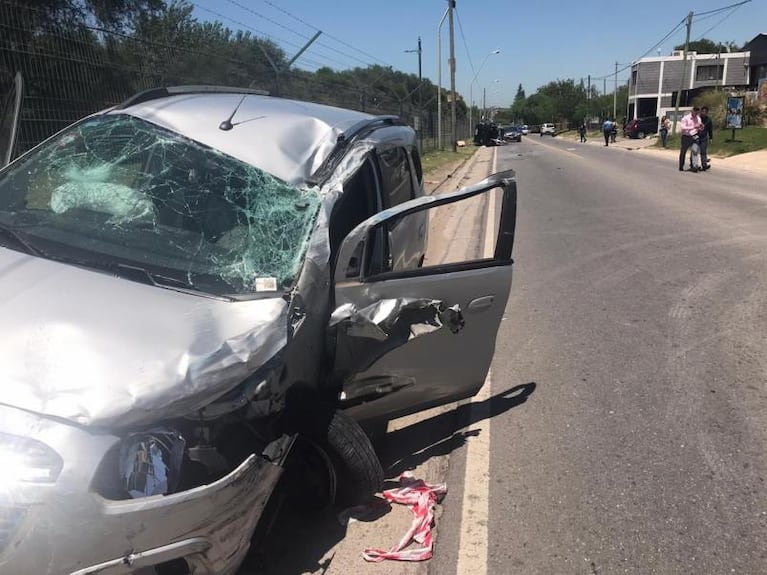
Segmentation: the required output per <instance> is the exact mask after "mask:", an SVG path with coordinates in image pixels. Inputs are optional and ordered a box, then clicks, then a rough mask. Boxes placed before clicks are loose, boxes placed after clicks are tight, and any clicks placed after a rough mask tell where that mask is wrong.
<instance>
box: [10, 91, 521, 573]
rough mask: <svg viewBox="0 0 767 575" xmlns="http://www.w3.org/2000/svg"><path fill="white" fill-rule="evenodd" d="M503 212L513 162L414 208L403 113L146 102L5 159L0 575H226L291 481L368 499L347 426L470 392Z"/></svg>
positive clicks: (196, 100)
mask: <svg viewBox="0 0 767 575" xmlns="http://www.w3.org/2000/svg"><path fill="white" fill-rule="evenodd" d="M457 216H460V217H458V218H457ZM515 218H516V183H515V179H514V174H513V172H503V173H500V174H495V175H491V176H488V177H487V178H486V179H484V180H482V181H481V182H479V183H477V184H474V185H472V186H469V187H466V188H464V189H461V190H459V191H455V192H450V193H446V194H441V195H434V196H430V195H424V193H423V175H422V173H421V165H420V159H419V156H418V150H417V147H416V138H415V133H414V132H413V130H412V129H410V128H409V127H407V126H406V125H404V124H403V123H402V122H401V121H400V120H399V119H398V118H395V117H388V116H384V117H379V116H371V115H368V114H364V113H361V112H356V111H350V110H344V109H339V108H332V107H328V106H323V105H319V104H312V103H307V102H297V101H291V100H285V99H280V98H273V97H269V96H267V95H263V94H258V93H256V92H254V91H251V90H244V89H239V88H223V87H205V86H203V87H200V86H190V87H173V88H156V89H152V90H149V91H146V92H142V93H140V94H137V95H136V96H134V97H132V98H130V99H129V100H127V101H125V102H124V103H123V104H121V105H118V106H115V107H114V108H111V109H109V110H106V111H104V112H100V113H97V114H94V115H91V116H89V117H87V118H84V119H83V120H81V121H79V122H77V123H75V124H73V125H72V126H70V127H68V128H66V129H65V130H63V131H62V132H60V133H58V134H56V135H54V136H52V137H51V138H49V139H48V140H46V141H45V142H43V143H42V144H40V145H38V146H37V147H35V148H33V149H32V150H30V151H29V152H27V153H25V154H24V155H22V156H21V157H19V158H17V159H15V160H14V161H13V162H12V163H10V164H9V165H8V166H6V167H5V168H3V169H2V171H0V269H1V270H2V278H1V279H0V290H2V291H3V292H4V294H5V296H4V297H3V298H2V300H0V314H2V315H1V316H0V317H2V320H1V321H2V328H3V329H2V335H1V336H0V337H2V343H1V345H0V375H1V376H2V380H3V385H2V387H0V465H2V468H3V477H2V478H0V572H2V573H3V575H16V574H29V573H50V574H59V573H63V574H68V575H73V574H77V575H85V574H86V573H88V574H93V573H142V574H144V573H152V572H153V573H156V574H158V575H163V574H168V573H174V574H177V573H194V574H195V575H208V574H211V575H212V574H216V575H221V574H232V573H235V572H236V570H237V568H238V566H239V565H240V564H241V563H242V561H243V558H244V557H245V555H246V553H247V551H248V548H249V545H250V541H251V537H252V535H253V533H254V530H255V529H256V527H257V525H258V524H259V521H260V519H261V518H262V516H263V514H264V513H265V508H266V509H268V508H269V506H271V505H272V503H273V502H274V501H276V493H278V492H279V490H280V489H281V486H282V485H283V483H284V482H285V479H286V477H287V476H288V475H289V474H290V473H291V470H295V469H298V472H297V475H296V474H294V475H293V477H294V478H295V477H296V476H298V477H301V476H302V475H304V474H309V473H310V474H312V475H313V477H314V476H316V477H319V478H320V479H321V480H320V481H312V482H311V485H312V486H313V487H314V488H316V489H317V491H318V492H321V494H322V495H324V496H327V497H330V498H332V497H334V496H335V495H336V489H335V485H336V484H338V485H339V488H345V489H346V494H347V495H348V498H349V499H348V501H350V502H354V501H360V500H363V499H364V498H365V497H369V496H370V495H371V494H372V493H374V492H375V491H377V490H378V489H380V487H381V482H382V471H381V467H380V463H378V461H377V459H376V456H375V452H374V451H373V449H372V446H371V444H370V441H369V440H368V438H367V436H366V435H365V433H364V432H363V430H362V426H361V425H362V424H364V425H367V424H372V423H380V422H386V421H388V420H390V419H392V418H396V417H400V416H403V415H407V414H410V413H414V412H417V411H420V410H423V409H426V408H430V407H433V406H436V405H440V404H444V403H447V402H451V401H455V400H459V399H462V398H466V397H470V396H471V395H473V394H475V393H476V392H477V391H478V390H479V388H480V387H481V386H482V384H483V382H484V379H485V376H486V374H487V371H488V369H489V365H490V362H491V360H492V357H493V353H494V347H495V338H496V332H497V330H498V326H499V324H500V321H501V318H502V316H503V313H504V309H505V306H506V302H507V298H508V294H509V290H510V287H511V278H512V259H511V252H512V246H513V238H514V225H515ZM459 224H460V229H461V230H462V231H464V232H467V233H468V234H469V236H470V240H467V242H466V244H465V245H464V246H463V247H461V248H460V249H457V248H455V247H454V246H453V244H452V243H451V242H450V241H448V240H450V239H451V238H448V237H444V238H443V237H441V236H442V235H444V234H446V233H448V231H449V230H451V229H453V230H455V229H458V228H455V227H452V228H451V226H457V225H459ZM476 238H480V239H479V240H477V239H476Z"/></svg>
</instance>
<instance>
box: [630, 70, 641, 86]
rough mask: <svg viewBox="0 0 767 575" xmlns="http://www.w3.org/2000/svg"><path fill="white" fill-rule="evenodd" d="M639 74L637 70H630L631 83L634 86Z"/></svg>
mask: <svg viewBox="0 0 767 575" xmlns="http://www.w3.org/2000/svg"><path fill="white" fill-rule="evenodd" d="M638 75H639V70H631V85H632V86H636V85H637V76H638Z"/></svg>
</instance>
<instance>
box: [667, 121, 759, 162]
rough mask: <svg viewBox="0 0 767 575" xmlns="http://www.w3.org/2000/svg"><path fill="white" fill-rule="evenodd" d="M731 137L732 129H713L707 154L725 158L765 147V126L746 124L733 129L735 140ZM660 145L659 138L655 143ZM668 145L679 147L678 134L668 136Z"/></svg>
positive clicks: (673, 147) (674, 147)
mask: <svg viewBox="0 0 767 575" xmlns="http://www.w3.org/2000/svg"><path fill="white" fill-rule="evenodd" d="M731 138H732V130H727V129H721V130H716V129H715V130H714V141H713V142H709V144H708V155H709V156H711V157H712V158H713V157H715V158H727V157H729V156H735V155H737V154H746V153H748V152H755V151H757V150H763V149H765V148H767V128H760V127H758V126H747V127H745V128H743V129H742V130H735V141H734V142H732V141H730V140H731ZM655 145H656V146H658V147H660V145H661V144H660V138H658V141H657V142H656V144H655ZM668 147H669V148H672V149H676V150H678V149H679V136H677V135H672V136H669V137H668Z"/></svg>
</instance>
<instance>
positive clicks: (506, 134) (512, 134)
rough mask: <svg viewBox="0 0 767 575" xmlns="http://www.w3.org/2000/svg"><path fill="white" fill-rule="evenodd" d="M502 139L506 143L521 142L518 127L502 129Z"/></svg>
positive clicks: (520, 133) (520, 132) (520, 131)
mask: <svg viewBox="0 0 767 575" xmlns="http://www.w3.org/2000/svg"><path fill="white" fill-rule="evenodd" d="M503 139H504V140H505V141H506V142H521V141H522V130H521V129H520V128H519V126H509V127H508V128H504V129H503Z"/></svg>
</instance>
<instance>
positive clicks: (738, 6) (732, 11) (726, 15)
mask: <svg viewBox="0 0 767 575" xmlns="http://www.w3.org/2000/svg"><path fill="white" fill-rule="evenodd" d="M742 5H743V4H738V5H737V6H735V8H733V9H732V10H730V12H729V13H728V14H725V15H724V17H723V18H722V19H720V20H719V21H718V22H717V23H716V24H714V25H713V26H711V28H709V29H708V30H706V31H705V32H703V34H701V35H700V36H698V37H697V38H696V39H695V40H700V39H701V38H703V36H705V35H706V34H708V33H709V32H711V30H713V29H714V28H716V27H717V26H719V25H720V24H722V23H723V22H724V21H725V20H727V18H729V17H730V16H732V15H733V14H735V12H736V11H737V9H738V8H740V7H741V6H742Z"/></svg>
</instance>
